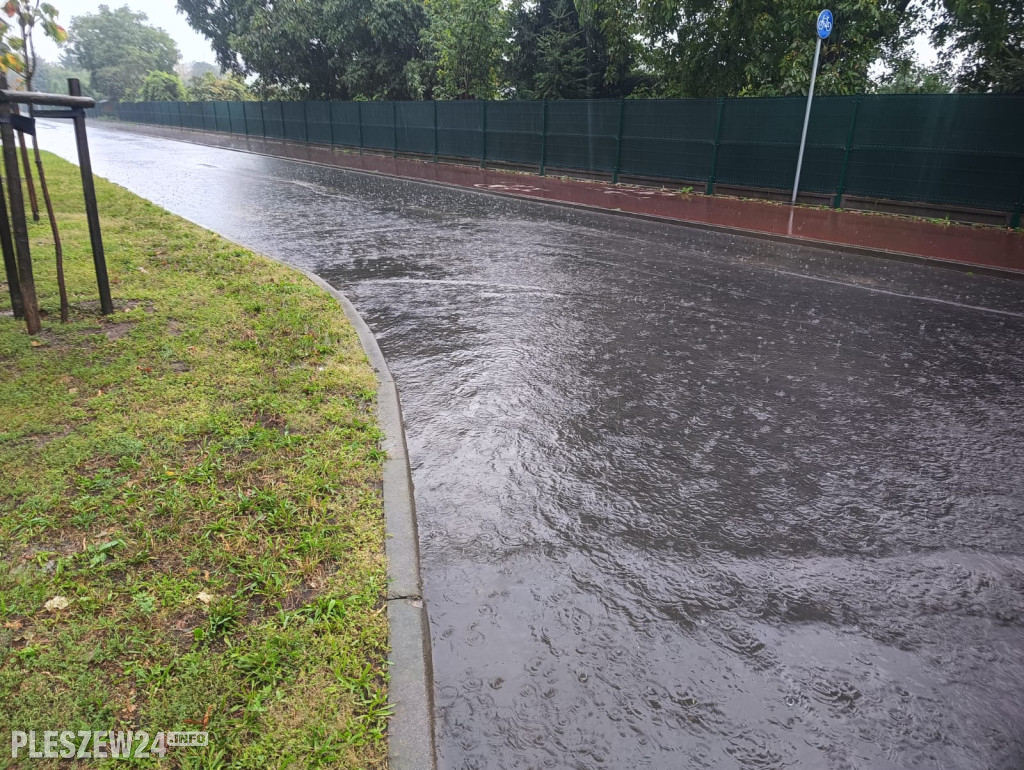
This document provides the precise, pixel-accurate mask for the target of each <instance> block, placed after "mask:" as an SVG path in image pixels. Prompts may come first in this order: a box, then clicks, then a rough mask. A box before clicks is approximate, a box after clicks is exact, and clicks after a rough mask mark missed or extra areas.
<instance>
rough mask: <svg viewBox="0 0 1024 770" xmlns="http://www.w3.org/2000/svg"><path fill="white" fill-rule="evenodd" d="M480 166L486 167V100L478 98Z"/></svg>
mask: <svg viewBox="0 0 1024 770" xmlns="http://www.w3.org/2000/svg"><path fill="white" fill-rule="evenodd" d="M480 134H481V142H482V144H481V149H480V168H487V100H486V99H481V100H480Z"/></svg>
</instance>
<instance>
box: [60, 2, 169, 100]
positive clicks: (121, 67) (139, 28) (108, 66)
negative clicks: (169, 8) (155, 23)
mask: <svg viewBox="0 0 1024 770" xmlns="http://www.w3.org/2000/svg"><path fill="white" fill-rule="evenodd" d="M147 19H148V17H147V16H146V14H144V13H138V12H135V11H133V10H131V9H130V8H129V7H128V6H124V7H122V8H118V9H117V10H114V11H112V10H110V7H109V6H106V5H101V6H100V7H99V11H98V12H97V13H94V14H85V15H83V16H75V17H74V18H72V19H71V25H70V29H69V30H68V45H67V48H66V51H65V59H64V63H65V64H66V65H68V66H78V67H81V68H82V69H85V70H87V71H88V72H89V75H90V78H89V80H90V83H91V85H92V87H93V89H94V90H96V91H99V92H100V93H103V94H105V95H106V96H109V97H111V98H113V99H121V100H131V99H133V98H135V95H136V94H137V93H138V90H139V88H141V87H142V82H143V81H144V80H145V79H146V75H148V74H149V73H150V72H152V71H154V70H155V71H157V72H167V73H171V72H173V71H174V65H175V64H176V63H177V61H178V59H179V58H180V55H179V54H178V47H177V45H175V43H174V41H173V40H172V39H171V37H170V35H168V34H167V33H166V32H164V31H163V30H162V29H157V28H155V27H151V26H149V25H147V24H146V21H147Z"/></svg>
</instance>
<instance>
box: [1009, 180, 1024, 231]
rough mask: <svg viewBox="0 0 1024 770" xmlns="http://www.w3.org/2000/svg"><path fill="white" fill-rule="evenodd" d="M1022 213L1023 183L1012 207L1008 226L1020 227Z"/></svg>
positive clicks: (1023, 205) (1023, 200)
mask: <svg viewBox="0 0 1024 770" xmlns="http://www.w3.org/2000/svg"><path fill="white" fill-rule="evenodd" d="M1021 213H1024V184H1022V185H1021V186H1020V195H1018V196H1017V205H1016V206H1015V207H1014V209H1013V216H1012V217H1010V227H1012V228H1013V229H1014V230H1016V229H1017V228H1018V227H1020V215H1021Z"/></svg>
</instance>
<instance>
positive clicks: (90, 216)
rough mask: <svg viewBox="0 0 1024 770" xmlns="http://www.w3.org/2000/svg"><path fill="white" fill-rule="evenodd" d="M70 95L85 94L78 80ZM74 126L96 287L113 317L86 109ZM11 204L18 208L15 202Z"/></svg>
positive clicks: (74, 80) (71, 80)
mask: <svg viewBox="0 0 1024 770" xmlns="http://www.w3.org/2000/svg"><path fill="white" fill-rule="evenodd" d="M68 93H70V94H71V95H72V96H81V95H82V84H81V83H79V82H78V78H68ZM74 124H75V143H76V144H77V145H78V166H79V168H80V169H81V171H82V192H83V193H84V194H85V218H86V220H87V221H88V222H89V241H90V242H91V244H92V261H93V265H94V266H95V267H96V285H97V286H98V287H99V291H100V310H101V311H102V313H103V315H110V314H111V313H113V312H114V300H113V299H112V298H111V296H110V279H109V278H108V277H107V257H106V254H105V253H104V251H103V236H102V235H101V233H100V209H99V205H98V204H97V203H96V183H95V182H94V180H93V177H92V158H90V156H89V137H88V136H87V135H86V132H85V110H84V109H76V110H75V117H74ZM11 205H12V206H13V205H14V204H13V202H12V203H11Z"/></svg>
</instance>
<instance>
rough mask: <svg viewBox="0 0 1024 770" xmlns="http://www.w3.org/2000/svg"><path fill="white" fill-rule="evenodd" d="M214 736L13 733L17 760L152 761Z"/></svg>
mask: <svg viewBox="0 0 1024 770" xmlns="http://www.w3.org/2000/svg"><path fill="white" fill-rule="evenodd" d="M209 742H210V734H209V733H206V732H203V733H172V732H163V731H161V732H158V733H154V734H153V735H150V734H149V733H147V732H146V731H145V730H139V731H137V732H136V731H133V730H116V731H115V730H78V731H77V732H76V731H74V730H46V731H45V732H42V733H37V732H36V731H35V730H30V731H28V732H24V731H22V730H12V731H11V757H12V758H13V759H19V758H22V759H23V758H28V759H128V758H134V759H149V758H150V757H161V758H162V757H165V756H166V755H167V749H168V748H174V747H183V746H206V745H208V744H209Z"/></svg>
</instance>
